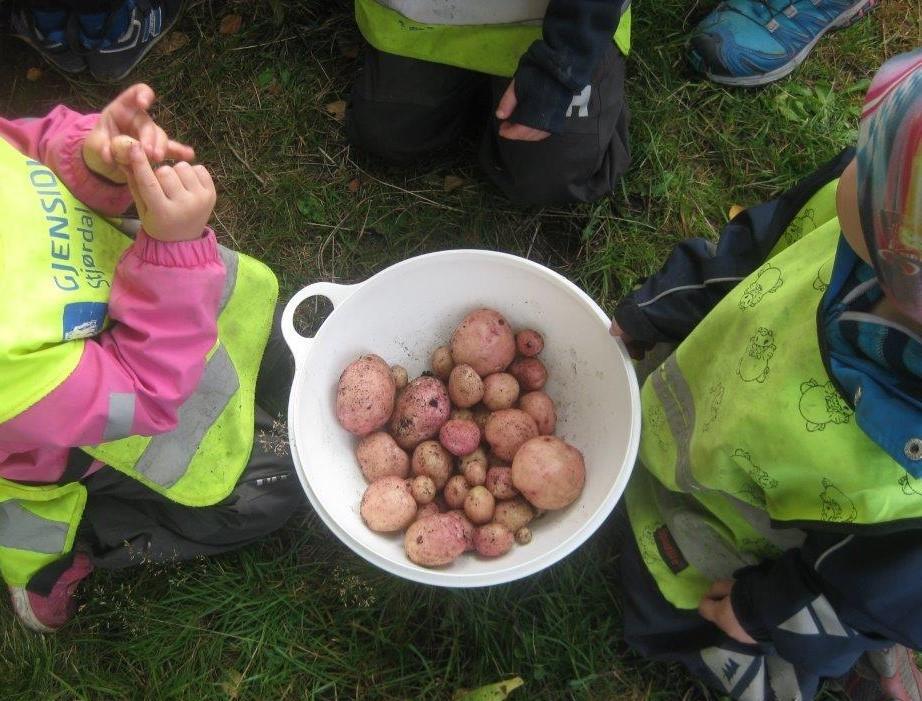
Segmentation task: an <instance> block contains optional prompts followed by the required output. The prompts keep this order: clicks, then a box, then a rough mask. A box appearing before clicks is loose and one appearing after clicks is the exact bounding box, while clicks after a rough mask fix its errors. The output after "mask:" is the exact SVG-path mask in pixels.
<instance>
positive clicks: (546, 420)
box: [519, 390, 557, 436]
mask: <svg viewBox="0 0 922 701" xmlns="http://www.w3.org/2000/svg"><path fill="white" fill-rule="evenodd" d="M519 409H521V410H522V411H524V412H525V413H526V414H528V415H529V416H530V417H531V418H533V419H534V420H535V423H536V424H538V433H540V434H541V435H542V436H550V435H551V434H552V433H554V430H555V429H556V428H557V409H556V408H555V407H554V400H553V399H551V398H550V397H549V396H547V394H545V393H544V392H542V391H540V390H537V391H535V392H529V393H527V394H524V395H522V398H521V399H520V400H519Z"/></svg>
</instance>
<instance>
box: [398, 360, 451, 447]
mask: <svg viewBox="0 0 922 701" xmlns="http://www.w3.org/2000/svg"><path fill="white" fill-rule="evenodd" d="M391 379H392V380H393V378H391ZM450 413H451V402H450V401H449V400H448V390H447V389H446V388H445V385H444V384H442V382H441V381H439V380H437V379H436V378H434V377H417V378H416V379H415V380H413V381H412V382H411V383H410V384H408V385H407V386H406V388H405V389H404V390H403V392H401V393H400V396H399V397H398V398H397V404H396V406H395V407H394V415H393V416H392V417H391V423H390V429H391V435H392V436H393V437H394V440H395V441H397V445H399V446H400V447H401V448H403V449H404V450H412V449H413V448H415V447H416V446H417V445H419V444H420V443H422V442H423V441H425V440H428V439H429V438H432V437H434V436H435V435H436V434H437V433H438V432H439V429H440V428H442V424H444V423H445V422H446V421H448V415H449V414H450Z"/></svg>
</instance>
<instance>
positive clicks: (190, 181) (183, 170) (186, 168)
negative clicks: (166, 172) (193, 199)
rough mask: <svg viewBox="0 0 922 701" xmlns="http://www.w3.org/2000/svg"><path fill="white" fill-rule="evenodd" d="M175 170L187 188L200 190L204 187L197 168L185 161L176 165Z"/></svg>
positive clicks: (192, 190)
mask: <svg viewBox="0 0 922 701" xmlns="http://www.w3.org/2000/svg"><path fill="white" fill-rule="evenodd" d="M173 171H174V172H175V173H176V175H178V176H179V180H180V182H182V185H183V187H184V188H185V189H186V190H188V191H190V192H198V191H200V190H201V189H202V183H201V182H200V181H199V179H198V175H197V174H196V172H195V169H194V168H193V167H192V166H191V165H189V164H188V163H186V162H185V161H181V162H180V163H177V164H176V165H174V166H173Z"/></svg>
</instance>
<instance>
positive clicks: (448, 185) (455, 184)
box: [442, 175, 467, 192]
mask: <svg viewBox="0 0 922 701" xmlns="http://www.w3.org/2000/svg"><path fill="white" fill-rule="evenodd" d="M466 182H467V181H466V180H465V179H464V178H459V177H458V176H457V175H446V176H445V182H444V183H443V184H442V189H443V190H445V192H451V191H453V190H457V189H458V188H459V187H461V186H462V185H464V183H466Z"/></svg>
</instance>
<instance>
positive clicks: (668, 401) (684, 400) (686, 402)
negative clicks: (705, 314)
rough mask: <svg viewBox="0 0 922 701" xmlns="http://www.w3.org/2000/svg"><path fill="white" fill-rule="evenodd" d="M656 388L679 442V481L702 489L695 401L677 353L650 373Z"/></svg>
mask: <svg viewBox="0 0 922 701" xmlns="http://www.w3.org/2000/svg"><path fill="white" fill-rule="evenodd" d="M647 381H648V382H650V383H652V387H653V391H654V392H655V393H656V396H657V398H659V400H660V403H661V404H662V405H663V412H664V413H665V414H666V423H668V424H669V430H670V431H671V432H672V438H673V440H674V441H675V444H676V464H675V479H676V483H677V484H678V485H679V486H680V487H681V488H682V489H684V490H686V491H689V490H692V489H701V485H700V484H698V482H696V481H695V479H694V477H693V476H692V472H691V465H690V463H689V460H690V459H691V438H692V433H693V432H694V430H695V403H694V401H693V400H692V395H691V390H690V389H689V387H688V383H687V382H686V381H685V378H684V377H683V376H682V372H681V370H679V364H678V362H677V361H676V357H675V353H673V354H672V355H670V356H669V357H668V358H667V359H666V362H664V363H663V364H662V365H661V366H660V368H659V370H658V371H656V372H654V373H653V374H652V375H650V377H649V379H648V380H647Z"/></svg>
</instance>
